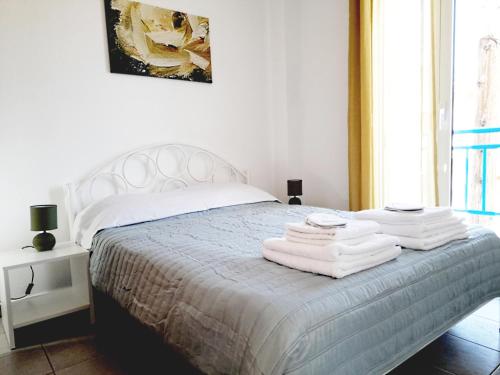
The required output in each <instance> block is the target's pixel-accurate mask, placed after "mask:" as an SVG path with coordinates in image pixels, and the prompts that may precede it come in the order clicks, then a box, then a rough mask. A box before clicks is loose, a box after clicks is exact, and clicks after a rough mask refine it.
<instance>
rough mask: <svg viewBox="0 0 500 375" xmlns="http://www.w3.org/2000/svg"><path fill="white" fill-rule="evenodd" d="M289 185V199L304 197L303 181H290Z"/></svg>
mask: <svg viewBox="0 0 500 375" xmlns="http://www.w3.org/2000/svg"><path fill="white" fill-rule="evenodd" d="M287 185H288V196H289V197H296V196H298V195H302V180H288V181H287Z"/></svg>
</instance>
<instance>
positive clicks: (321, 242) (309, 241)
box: [285, 230, 375, 246]
mask: <svg viewBox="0 0 500 375" xmlns="http://www.w3.org/2000/svg"><path fill="white" fill-rule="evenodd" d="M306 236H307V235H305V234H304V233H298V232H294V231H291V230H287V231H286V232H285V238H286V239H287V240H288V241H290V242H296V243H300V244H305V245H314V246H328V245H331V244H335V243H339V244H345V245H358V244H360V243H363V242H366V241H370V240H371V239H373V236H375V233H373V234H369V235H365V236H361V237H356V238H348V239H344V240H339V239H336V238H335V237H330V238H329V239H326V240H325V239H322V238H317V237H313V236H316V235H314V234H310V235H308V236H307V237H306Z"/></svg>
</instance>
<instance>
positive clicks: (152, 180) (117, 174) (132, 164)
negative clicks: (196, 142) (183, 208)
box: [65, 143, 249, 233]
mask: <svg viewBox="0 0 500 375" xmlns="http://www.w3.org/2000/svg"><path fill="white" fill-rule="evenodd" d="M213 182H242V183H248V182H249V181H248V175H247V174H246V173H243V172H241V171H239V170H238V169H237V168H235V167H234V166H233V165H232V164H230V163H228V162H227V161H225V160H223V159H222V158H220V157H219V156H217V155H215V154H213V153H212V152H210V151H207V150H205V149H202V148H199V147H195V146H190V145H184V144H178V143H168V144H160V145H153V146H146V147H142V148H140V149H137V150H134V151H130V152H127V153H125V154H123V155H121V156H119V157H117V158H116V159H114V160H112V161H111V162H109V163H107V164H106V165H104V166H103V167H101V168H99V169H97V170H96V171H94V172H93V173H91V174H90V175H88V176H86V177H84V178H82V179H80V180H79V181H76V182H73V183H69V184H66V186H65V194H66V210H67V212H68V218H69V225H70V230H71V233H72V232H73V228H72V226H73V222H74V220H75V217H76V215H77V214H78V213H79V212H80V211H81V210H83V209H84V208H85V207H87V206H88V205H90V204H91V203H92V202H94V201H96V200H99V199H102V198H104V197H106V196H109V195H117V194H123V193H145V192H162V191H170V190H174V189H177V188H182V187H187V186H191V185H194V184H199V183H213Z"/></svg>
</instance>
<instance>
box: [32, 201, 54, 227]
mask: <svg viewBox="0 0 500 375" xmlns="http://www.w3.org/2000/svg"><path fill="white" fill-rule="evenodd" d="M30 214H31V230H32V231H36V232H40V231H46V230H52V229H57V206H56V205H55V204H44V205H39V206H31V207H30Z"/></svg>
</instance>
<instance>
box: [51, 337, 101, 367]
mask: <svg viewBox="0 0 500 375" xmlns="http://www.w3.org/2000/svg"><path fill="white" fill-rule="evenodd" d="M43 347H44V348H45V351H46V353H47V356H48V357H49V360H50V363H51V364H52V367H53V368H54V370H56V371H57V370H61V369H64V368H67V367H71V366H74V365H77V364H78V363H81V362H84V361H87V360H89V359H91V358H95V357H96V356H97V355H98V352H97V349H96V343H95V339H94V337H82V338H77V339H70V340H63V341H57V342H54V343H50V344H43Z"/></svg>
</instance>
